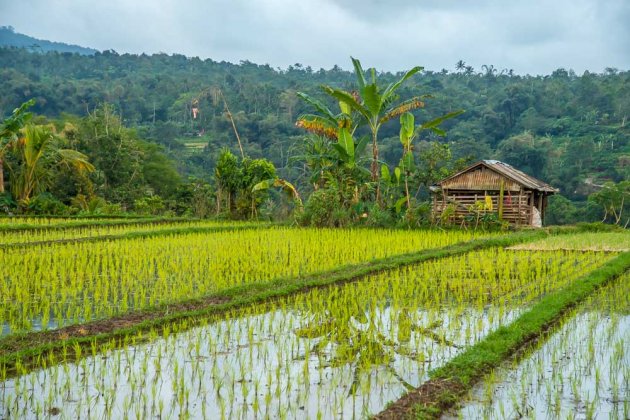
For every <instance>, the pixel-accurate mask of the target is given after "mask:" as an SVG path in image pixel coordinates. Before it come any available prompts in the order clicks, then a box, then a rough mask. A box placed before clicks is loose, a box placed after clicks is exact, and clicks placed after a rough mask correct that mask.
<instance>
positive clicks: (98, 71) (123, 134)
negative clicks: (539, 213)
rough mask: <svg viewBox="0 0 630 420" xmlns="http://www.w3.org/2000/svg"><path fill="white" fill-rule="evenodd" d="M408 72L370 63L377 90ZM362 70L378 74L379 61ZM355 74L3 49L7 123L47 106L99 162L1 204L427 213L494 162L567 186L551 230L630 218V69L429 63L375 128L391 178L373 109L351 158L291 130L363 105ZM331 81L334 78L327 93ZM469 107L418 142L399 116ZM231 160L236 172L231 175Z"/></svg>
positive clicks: (55, 133) (55, 125) (243, 213)
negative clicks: (534, 70) (476, 164)
mask: <svg viewBox="0 0 630 420" xmlns="http://www.w3.org/2000/svg"><path fill="white" fill-rule="evenodd" d="M404 74H405V73H404V72H400V73H398V74H392V73H387V72H385V73H383V72H375V73H374V77H375V78H376V80H377V85H378V86H379V89H381V90H380V91H379V92H380V93H383V89H384V88H385V87H386V86H387V85H388V84H391V83H393V82H396V81H397V80H399V79H401V77H403V75H404ZM363 76H365V77H366V78H368V79H369V78H370V77H371V76H370V71H367V72H365V74H364V75H363ZM369 83H371V82H369ZM369 83H368V84H369ZM360 84H361V81H360V78H358V73H357V72H356V71H355V72H352V71H345V70H343V69H341V68H340V67H337V66H335V67H334V68H332V69H330V70H324V69H319V70H315V69H312V68H310V67H308V66H303V65H301V64H295V65H293V66H289V68H287V69H274V68H272V67H271V66H269V65H258V64H254V63H251V62H248V61H243V62H241V63H240V64H231V63H227V62H216V61H213V60H210V59H206V60H202V59H199V58H197V57H192V58H188V57H185V56H182V55H166V54H155V55H151V56H148V55H131V54H118V53H116V52H115V51H104V52H97V53H95V54H93V55H79V54H72V53H59V52H46V53H39V52H33V51H31V50H26V49H18V48H3V49H0V89H1V91H2V92H3V94H2V96H1V97H0V115H2V116H3V118H8V117H9V116H10V115H11V112H12V110H13V109H14V108H16V107H19V106H20V105H21V104H22V103H24V102H26V101H28V100H30V99H34V100H35V103H34V105H33V106H32V107H31V108H30V109H29V111H31V112H32V113H33V114H34V115H35V116H34V117H33V118H32V119H31V120H30V121H28V122H27V123H25V124H27V125H33V126H35V127H39V128H38V129H39V130H44V131H46V130H48V131H47V132H48V134H50V136H52V137H54V138H55V139H56V140H55V141H54V142H52V143H55V144H54V148H57V149H61V150H70V149H71V150H75V151H76V152H78V153H80V154H81V155H82V156H83V157H85V160H86V162H89V165H90V166H93V167H83V168H82V169H81V170H77V168H78V167H77V166H76V165H74V166H73V164H71V163H68V161H67V160H66V161H64V160H63V159H61V158H60V156H57V158H58V159H57V160H56V161H55V160H54V159H53V157H48V158H47V159H46V162H47V163H46V165H47V166H46V168H47V169H46V171H44V172H46V173H45V175H41V179H39V180H38V183H37V185H36V188H34V189H33V190H32V192H31V193H30V194H29V196H28V197H27V198H28V200H24V197H21V196H20V195H19V194H16V191H13V192H12V193H11V192H10V188H7V193H5V194H4V196H3V198H2V200H3V201H2V203H0V205H2V206H3V208H4V209H5V211H10V212H16V211H24V212H28V211H31V212H46V213H59V212H61V213H63V212H66V213H67V212H77V211H81V212H88V213H89V212H103V211H118V210H131V211H136V212H144V213H154V214H160V213H164V212H170V213H173V214H194V215H198V216H207V215H210V214H215V213H217V212H219V213H222V214H227V215H230V216H232V217H251V216H253V217H274V216H276V217H285V216H286V215H288V214H289V213H290V212H291V210H292V209H293V208H297V207H300V206H298V205H297V204H296V203H297V200H296V197H299V196H301V197H302V198H304V212H303V214H302V215H301V216H300V217H301V218H302V220H304V221H305V223H313V224H347V223H353V222H356V221H358V220H362V219H366V218H367V220H365V223H368V224H375V225H379V224H393V223H396V222H397V221H401V220H405V221H406V222H411V223H423V222H426V221H428V210H429V207H428V204H427V201H428V200H429V192H428V186H429V185H431V184H432V183H434V182H435V181H436V180H438V179H440V178H442V177H444V176H446V175H448V174H450V173H451V172H452V171H454V170H456V169H459V168H462V167H464V166H466V165H467V164H468V163H470V162H472V161H475V160H478V159H491V158H492V159H499V160H502V161H505V162H507V163H509V164H512V165H513V166H515V167H517V168H518V169H521V170H522V171H524V172H526V173H529V174H531V175H533V176H535V177H537V178H540V179H542V180H544V181H546V182H548V183H549V184H551V185H553V186H554V187H556V188H559V189H560V191H561V193H560V195H557V196H555V197H553V199H552V201H551V204H550V209H549V212H548V218H547V223H572V222H576V221H580V220H597V219H599V220H601V219H604V218H606V219H608V220H610V221H613V222H617V223H623V222H624V218H623V217H621V218H617V216H618V213H619V212H620V211H621V209H622V208H623V198H624V197H626V196H627V195H628V194H629V192H628V189H629V186H628V180H629V179H630V129H629V128H628V117H629V116H630V72H628V71H619V70H617V69H612V68H607V69H606V70H605V71H604V72H603V73H601V74H595V73H590V72H585V73H584V74H582V75H577V74H575V73H574V72H572V71H571V70H565V69H558V70H556V71H554V72H553V73H552V74H550V75H545V76H530V75H517V74H515V73H514V72H513V71H511V70H506V69H499V68H496V67H494V66H493V65H484V66H482V68H481V69H474V68H472V67H471V66H468V65H466V63H465V62H463V61H460V62H458V63H456V64H455V63H454V68H453V69H451V70H447V69H443V70H442V71H440V72H434V71H429V70H424V71H419V72H417V73H416V74H413V75H410V76H409V78H408V79H407V80H405V81H404V83H402V84H401V85H400V86H399V87H398V89H397V91H396V92H395V94H394V95H393V96H392V98H390V99H388V101H389V102H387V103H386V105H390V104H399V105H401V104H402V105H403V106H404V105H405V104H409V102H408V101H409V100H416V101H421V102H422V104H421V105H422V106H420V105H418V106H409V107H408V108H405V109H401V110H400V111H401V112H400V113H397V114H396V115H395V118H390V119H389V120H388V121H384V122H383V124H381V126H379V127H378V130H377V131H378V140H377V141H378V151H379V155H378V168H376V170H377V171H378V173H375V166H374V162H375V160H373V159H372V157H373V156H372V148H371V147H372V137H371V134H370V133H371V129H370V125H369V124H367V121H368V120H367V119H366V118H364V116H363V115H361V113H360V112H359V111H360V110H358V109H352V110H349V111H348V113H347V115H348V116H349V120H350V121H351V122H350V123H348V128H349V129H351V132H349V134H351V135H352V136H351V141H352V143H353V146H352V150H353V151H354V148H355V146H356V147H357V148H358V149H357V156H356V159H355V160H353V162H349V161H348V160H347V159H348V156H347V154H344V153H345V152H343V151H341V152H340V151H339V147H338V145H336V143H337V141H336V139H338V135H337V134H334V135H333V136H332V137H330V136H329V137H328V138H327V137H326V135H325V133H324V132H319V133H318V132H317V130H313V129H312V128H313V127H310V128H311V130H310V132H309V130H304V128H309V127H308V126H305V125H304V124H299V123H298V124H297V125H296V121H298V120H299V119H300V117H301V116H304V115H313V114H318V115H320V116H321V115H323V114H322V113H321V112H319V111H321V109H318V108H317V107H315V108H314V106H313V101H316V102H317V103H318V104H320V105H322V106H324V107H325V108H327V109H328V110H330V111H331V113H332V114H335V115H336V116H339V115H343V114H344V110H343V109H341V108H340V107H339V104H338V103H337V102H338V100H339V96H335V95H334V94H333V93H334V92H332V91H333V90H335V89H336V90H338V91H339V92H346V93H348V94H350V95H355V96H357V97H359V96H360V95H359V94H358V92H360V91H361V86H360ZM322 85H326V86H330V87H333V88H329V89H330V90H329V91H328V92H326V91H324V90H322V88H321V86H322ZM298 92H301V97H302V98H301V97H300V95H298ZM423 95H430V96H423ZM414 98H415V99H414ZM303 99H306V100H303ZM362 100H363V99H361V100H360V101H359V102H361V101H362ZM406 101H407V102H406ZM342 108H343V107H342ZM460 109H461V110H464V111H465V112H464V113H463V114H461V115H457V116H455V115H451V116H452V117H453V118H449V119H447V120H444V121H443V122H442V121H440V122H442V124H441V126H440V128H439V129H438V128H437V126H436V129H427V130H422V132H420V130H416V131H415V133H416V134H417V136H416V135H415V134H414V138H413V140H415V142H414V144H413V145H412V144H411V143H410V142H411V139H410V142H408V143H407V146H408V147H405V143H404V142H403V139H402V137H403V133H402V131H401V123H400V122H399V118H398V117H399V115H401V114H402V113H403V112H402V111H411V113H412V114H413V116H414V117H415V121H416V123H417V124H418V126H417V127H418V128H421V125H422V124H423V123H424V124H426V122H427V121H435V119H439V118H440V117H441V116H444V115H449V113H453V112H454V111H457V110H460ZM340 111H341V112H340ZM379 112H380V111H379ZM350 114H352V115H353V116H352V118H350ZM335 115H332V116H333V117H335ZM5 121H8V120H5ZM5 125H6V124H5ZM341 125H343V124H342V123H340V126H341ZM22 130H25V128H23V129H22ZM313 132H315V133H318V134H321V135H319V136H318V135H314V134H313ZM236 133H238V142H237V136H236ZM343 136H344V137H343V138H344V139H346V137H345V134H343ZM365 136H367V137H369V138H370V141H369V142H367V144H365V143H366V142H364V141H362V140H363V139H364V137H365ZM18 137H19V136H18ZM331 138H332V139H333V140H332V141H331ZM6 139H8V137H6ZM6 139H5V140H3V151H2V153H3V155H5V161H6V162H5V166H6V167H7V168H8V170H6V169H5V172H6V174H5V181H6V185H7V186H8V185H10V184H11V182H12V179H17V177H19V176H20V174H19V172H20V169H19V168H23V167H24V159H23V158H20V156H19V153H18V152H19V151H18V150H17V147H13V149H11V148H10V147H5V146H6V144H8V143H7V141H8V140H6ZM348 141H350V140H348ZM239 142H240V143H242V153H241V150H240V148H239ZM401 142H402V145H401ZM339 143H340V141H339ZM51 147H52V146H51ZM228 149H229V151H228ZM363 150H364V151H363ZM353 153H354V152H353ZM406 154H410V155H411V158H412V160H413V162H411V161H409V160H405V159H403V158H404V157H405V155H406ZM51 156H52V155H51ZM77 157H79V156H75V158H77ZM353 159H354V158H353ZM403 160H405V161H404V162H403ZM64 162H65V163H66V164H62V163H64ZM252 162H253V164H252ZM405 162H407V163H409V164H410V165H411V166H409V165H407V166H405V165H406V163H405ZM221 163H223V164H226V165H228V167H221ZM41 166H42V167H43V166H44V165H41ZM396 168H398V170H399V171H398V172H397V171H396ZM38 170H39V169H38ZM226 170H233V174H234V177H235V178H233V179H232V180H228V181H226V179H225V176H224V175H222V174H225V173H226V172H225V171H226ZM400 170H402V175H400V174H401V172H400ZM222 176H223V178H221V177H222ZM12 177H13V178H12ZM263 181H265V182H266V183H263V184H264V185H260V184H261V182H263ZM226 182H227V184H226ZM226 185H227V187H226ZM274 186H278V187H282V189H284V190H285V191H287V192H289V193H290V194H289V195H288V196H286V197H289V198H288V199H287V198H285V195H284V194H282V192H281V190H280V189H279V190H276V189H274V188H273V187H274ZM254 187H256V188H254ZM293 187H295V188H294V189H293ZM254 190H255V191H254ZM295 193H297V194H299V196H296V194H295ZM381 193H382V194H383V195H382V197H378V194H381ZM589 197H590V198H589ZM626 201H627V200H626ZM370 203H371V204H370ZM611 203H612V204H611ZM626 206H627V205H626ZM300 208H301V207H300ZM616 218H617V220H615V219H616Z"/></svg>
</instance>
